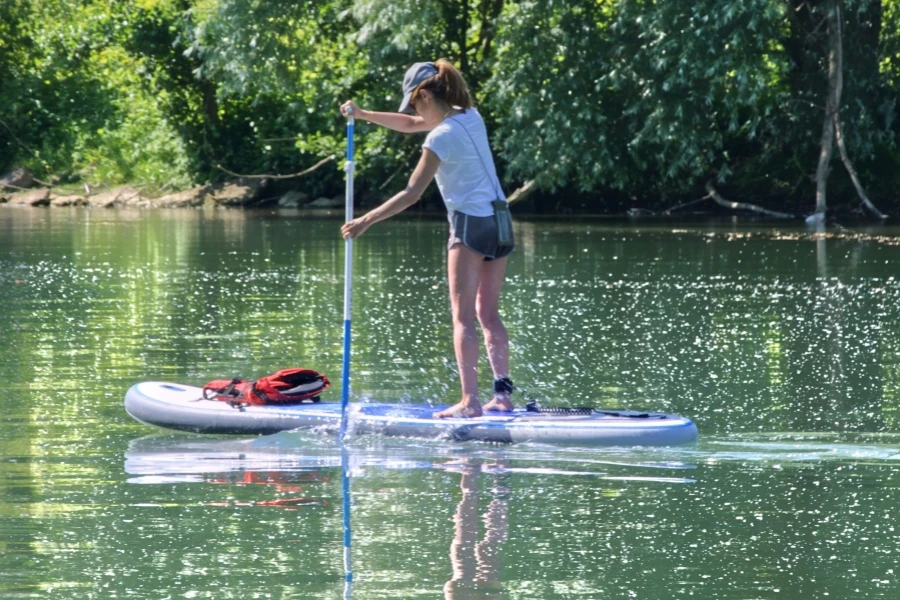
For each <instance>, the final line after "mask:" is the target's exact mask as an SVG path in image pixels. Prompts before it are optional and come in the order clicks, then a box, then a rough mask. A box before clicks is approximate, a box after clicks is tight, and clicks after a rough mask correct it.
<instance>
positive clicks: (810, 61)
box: [0, 0, 900, 214]
mask: <svg viewBox="0 0 900 600" xmlns="http://www.w3.org/2000/svg"><path fill="white" fill-rule="evenodd" d="M826 4H827V3H808V2H805V1H800V0H697V1H696V2H690V3H671V2H662V3H656V2H648V1H644V0H609V1H607V0H566V1H559V0H533V1H522V0H518V1H513V0H417V1H415V2H408V3H398V2H395V1H393V0H355V1H353V0H320V1H297V0H290V1H289V0H267V1H265V2H263V1H260V0H131V1H128V2H109V1H105V0H104V1H101V0H3V2H2V3H0V121H2V122H0V169H8V168H10V167H12V166H14V165H19V166H24V167H26V168H28V169H29V170H30V171H32V172H33V173H34V174H35V176H36V177H38V178H39V179H42V180H44V181H58V182H74V181H78V182H80V181H84V182H89V183H93V184H98V183H109V184H112V183H119V182H129V183H137V184H143V185H146V186H148V187H150V188H151V189H156V190H168V189H178V188H183V187H188V186H190V185H193V184H196V183H201V182H207V181H214V180H218V179H222V178H224V177H227V175H226V174H225V173H224V172H223V171H222V170H221V169H219V168H218V167H217V165H221V166H222V167H224V168H226V169H228V170H230V171H233V172H238V173H294V172H298V171H301V170H303V169H306V168H308V167H310V166H312V165H313V164H315V163H317V162H318V161H319V160H321V159H322V158H324V157H327V156H329V155H331V154H337V155H338V156H339V155H340V154H341V152H342V147H343V142H344V140H343V135H344V130H343V121H342V119H341V117H340V115H339V114H338V111H337V106H338V105H339V103H340V102H341V101H342V100H345V99H347V98H351V97H352V98H354V99H356V100H357V101H358V102H359V103H360V104H362V105H364V106H367V107H370V108H373V109H381V110H394V109H395V108H396V106H397V105H398V103H399V97H400V94H399V87H400V86H399V83H400V81H401V79H402V74H403V72H404V70H405V68H406V66H408V65H409V64H410V63H412V62H414V61H417V60H424V59H430V58H437V57H446V58H449V59H450V60H452V61H454V62H455V63H456V64H458V65H459V66H460V67H461V69H462V70H463V71H464V73H465V74H466V76H467V78H468V80H469V82H470V84H471V86H472V88H473V91H474V93H475V96H476V99H477V102H478V104H479V106H480V109H481V111H482V113H483V115H484V116H485V118H486V119H487V120H488V122H489V125H490V127H491V132H492V143H493V146H494V149H495V151H496V152H497V156H498V163H499V167H500V169H501V171H502V174H503V178H504V180H505V183H506V186H507V188H508V189H509V190H513V189H515V188H517V187H519V186H521V185H522V184H524V183H526V182H531V181H533V182H534V186H535V187H536V188H537V189H538V190H539V192H538V193H537V194H535V195H532V196H531V197H530V199H529V200H528V201H527V204H529V205H530V208H531V209H533V210H535V211H538V212H619V211H624V210H628V209H632V208H641V209H650V210H665V209H667V208H670V207H672V206H675V205H678V204H680V203H684V202H687V201H691V200H693V199H696V198H699V197H701V196H703V195H704V194H705V191H704V185H705V184H706V182H708V181H711V182H714V183H715V185H716V186H717V188H718V189H719V190H720V191H721V192H722V193H723V195H725V196H727V197H728V198H729V199H736V200H745V201H752V202H756V203H758V204H760V205H763V206H766V207H768V208H771V209H775V210H786V211H790V212H797V213H804V212H805V213H809V212H812V210H813V202H814V195H815V181H814V174H815V170H816V164H817V160H818V154H819V143H820V138H821V135H822V123H823V120H824V118H825V115H824V111H825V96H826V92H827V65H828V55H827V51H828V47H827V32H826V29H827V27H826V24H825V22H826V8H827V6H826ZM836 5H837V6H839V7H840V8H841V26H842V34H843V35H842V39H843V54H844V64H843V75H844V92H843V96H842V100H841V106H840V115H841V119H842V121H843V130H844V135H845V137H846V143H847V148H848V152H849V155H850V157H851V158H852V160H853V161H854V162H855V164H856V167H857V170H858V171H859V173H860V177H861V179H862V181H863V183H864V185H865V186H866V189H867V191H868V193H869V196H870V197H871V198H872V199H873V200H874V201H875V202H876V204H878V205H879V206H880V208H881V209H882V210H884V211H885V212H888V213H891V212H892V211H893V212H894V213H895V214H896V212H897V211H898V209H900V201H898V199H897V195H896V193H895V191H894V190H895V189H897V183H898V181H897V179H898V177H900V175H898V174H900V168H898V167H900V152H898V151H900V148H898V139H897V133H898V128H900V125H898V122H897V119H896V112H897V97H898V91H900V89H898V88H900V27H898V19H900V6H898V5H900V2H897V1H893V0H882V1H875V0H841V1H839V2H836ZM359 131H360V135H359V139H358V141H357V144H358V161H359V165H358V171H357V172H358V176H357V181H358V183H357V188H358V190H359V194H360V200H361V201H362V203H363V204H373V203H376V202H378V201H380V200H382V199H384V198H385V197H386V196H387V194H388V193H389V192H391V191H393V190H395V189H396V188H397V187H398V186H400V185H402V182H403V181H404V180H405V177H406V173H407V172H408V171H409V170H410V169H411V167H412V165H413V163H414V160H415V157H416V156H417V154H418V152H419V145H420V143H421V139H420V138H419V137H418V136H401V135H399V134H395V133H392V132H388V131H385V130H382V129H378V128H375V127H371V126H368V125H361V126H360V127H359ZM338 162H339V161H338ZM832 166H833V171H832V174H831V176H830V179H829V183H830V186H831V187H830V188H829V190H830V192H829V208H830V209H831V210H835V211H837V212H845V213H846V212H853V211H855V210H857V209H858V205H859V201H858V199H857V197H856V194H855V192H854V191H853V188H852V186H851V183H850V180H849V177H848V176H847V174H846V172H845V171H844V169H843V167H842V166H841V165H840V162H839V161H838V160H835V161H834V162H833V165H832ZM342 179H343V175H342V173H341V171H340V169H339V168H334V167H333V166H332V167H326V168H321V169H318V170H316V171H315V172H314V173H313V174H311V175H309V176H307V177H305V178H303V179H298V180H291V181H289V183H286V184H283V185H290V186H294V187H298V188H300V189H303V190H304V191H306V192H307V193H308V194H310V195H311V196H313V197H314V196H316V195H332V196H338V195H340V193H341V190H342ZM437 201H438V200H437V198H436V197H434V196H432V197H431V198H429V199H428V200H427V202H426V203H425V206H435V205H436V203H437Z"/></svg>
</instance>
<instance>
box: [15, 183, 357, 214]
mask: <svg viewBox="0 0 900 600" xmlns="http://www.w3.org/2000/svg"><path fill="white" fill-rule="evenodd" d="M343 202H344V201H343V198H338V199H333V198H310V197H309V196H308V195H306V194H304V193H303V192H300V191H296V190H290V191H287V192H280V193H274V192H271V191H267V182H266V180H264V179H263V180H260V179H238V180H235V181H231V182H225V183H219V184H212V185H201V186H197V187H194V188H190V189H187V190H181V191H177V192H172V193H170V194H163V195H158V194H156V195H154V194H149V193H147V192H146V191H144V190H142V189H141V188H140V187H135V186H130V185H123V186H116V187H98V188H91V187H90V186H88V185H84V186H83V189H78V188H73V187H69V188H66V187H49V186H41V187H37V188H27V187H25V186H3V185H0V205H2V204H7V205H10V206H45V207H53V206H87V207H90V208H119V207H124V208H197V207H203V206H212V207H222V208H259V207H270V206H274V207H278V208H301V207H309V208H334V207H337V206H343Z"/></svg>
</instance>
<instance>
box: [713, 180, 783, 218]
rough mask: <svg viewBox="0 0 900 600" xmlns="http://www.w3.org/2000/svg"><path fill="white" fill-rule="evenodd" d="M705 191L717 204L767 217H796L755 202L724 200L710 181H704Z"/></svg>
mask: <svg viewBox="0 0 900 600" xmlns="http://www.w3.org/2000/svg"><path fill="white" fill-rule="evenodd" d="M706 191H707V192H709V196H708V197H709V198H712V199H713V200H714V201H715V202H716V204H718V205H719V206H724V207H725V208H730V209H732V210H749V211H752V212H756V213H760V214H763V215H767V216H769V217H775V218H777V219H794V218H796V215H792V214H790V213H783V212H778V211H776V210H769V209H768V208H763V207H762V206H757V205H756V204H749V203H747V202H732V201H731V200H726V199H725V198H723V197H722V196H720V195H719V192H717V191H716V188H714V187H713V184H712V182H711V181H707V182H706Z"/></svg>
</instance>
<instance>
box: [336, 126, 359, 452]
mask: <svg viewBox="0 0 900 600" xmlns="http://www.w3.org/2000/svg"><path fill="white" fill-rule="evenodd" d="M354 121H355V119H354V118H353V117H352V116H351V117H350V118H348V119H347V161H346V162H345V163H344V170H345V173H346V177H347V186H346V189H345V192H344V198H345V214H344V220H345V221H346V222H349V221H352V220H353V171H354V167H355V164H354V162H353V127H354ZM352 297H353V238H352V237H349V236H348V237H347V239H345V240H344V357H343V365H342V368H343V373H342V377H341V428H340V432H339V434H338V437H339V438H340V440H341V441H343V440H344V436H346V435H347V405H348V404H349V402H350V308H351V305H352Z"/></svg>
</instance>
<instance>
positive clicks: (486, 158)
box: [422, 108, 506, 217]
mask: <svg viewBox="0 0 900 600" xmlns="http://www.w3.org/2000/svg"><path fill="white" fill-rule="evenodd" d="M467 131H468V133H467ZM470 136H471V137H470ZM473 142H474V144H473ZM422 147H423V148H427V149H429V150H431V151H432V152H434V153H435V154H436V155H437V157H438V158H439V159H441V164H440V166H439V167H438V170H437V173H436V174H435V176H434V179H435V181H437V185H438V189H440V190H441V196H442V197H443V198H444V204H445V205H446V207H447V210H448V211H449V212H451V213H453V212H461V213H465V214H467V215H469V216H472V217H489V216H491V215H493V214H494V208H493V207H492V206H491V202H492V201H494V200H497V199H498V198H499V199H501V200H506V196H505V195H504V194H503V189H502V188H501V187H500V181H499V180H498V179H497V170H496V168H495V167H494V157H493V155H492V154H491V147H490V146H489V145H488V139H487V128H486V127H485V126H484V121H483V120H482V118H481V115H480V114H478V111H477V110H475V109H474V108H470V109H468V110H466V111H465V112H464V113H462V114H460V115H456V116H453V117H447V118H446V119H444V120H443V121H442V122H441V124H440V125H438V126H437V127H435V128H434V129H432V130H431V131H430V132H429V133H428V137H426V138H425V143H424V144H422ZM476 147H477V151H476ZM479 153H480V155H481V156H480V157H479Z"/></svg>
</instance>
